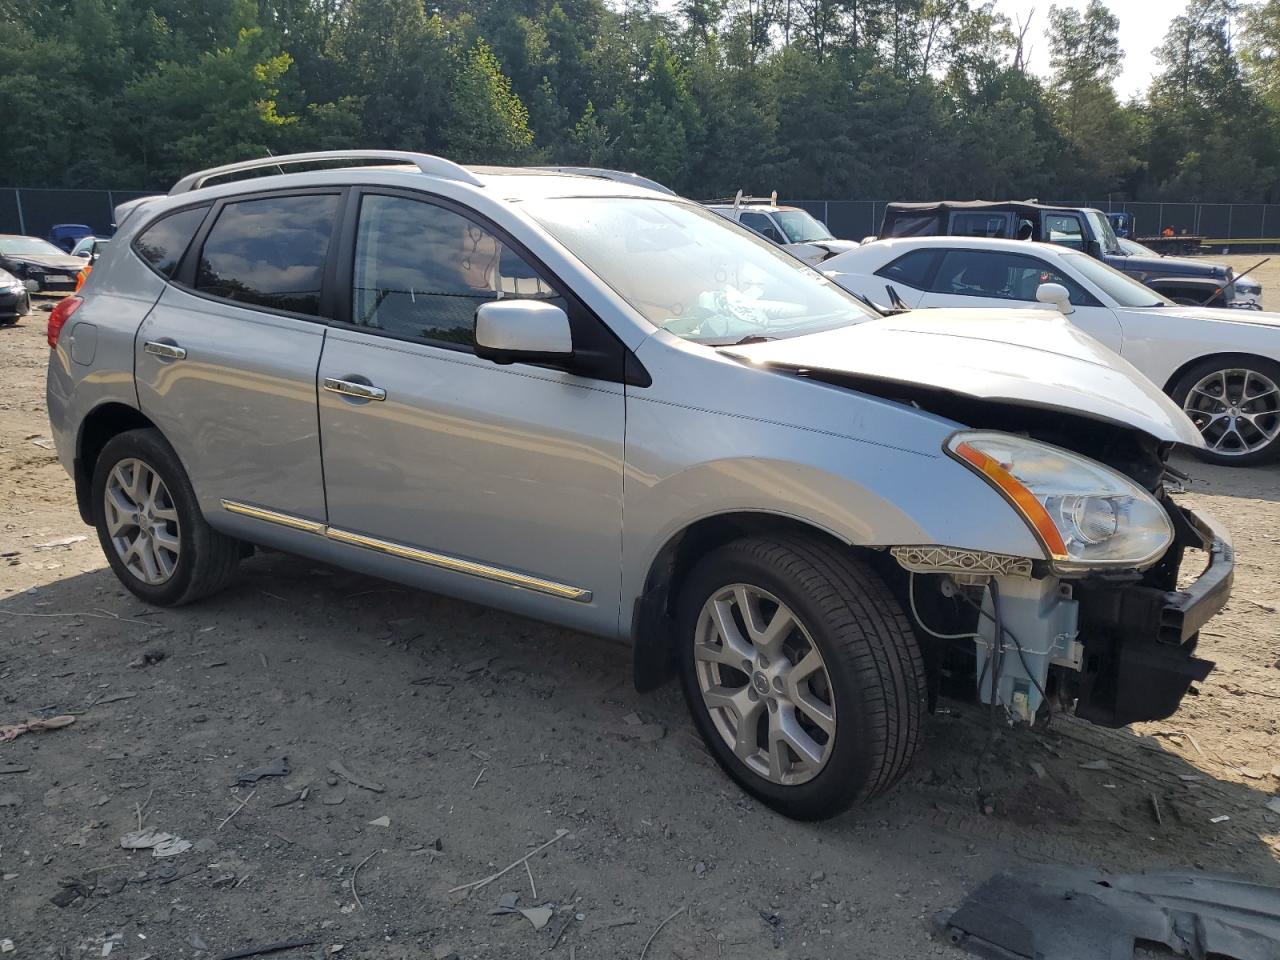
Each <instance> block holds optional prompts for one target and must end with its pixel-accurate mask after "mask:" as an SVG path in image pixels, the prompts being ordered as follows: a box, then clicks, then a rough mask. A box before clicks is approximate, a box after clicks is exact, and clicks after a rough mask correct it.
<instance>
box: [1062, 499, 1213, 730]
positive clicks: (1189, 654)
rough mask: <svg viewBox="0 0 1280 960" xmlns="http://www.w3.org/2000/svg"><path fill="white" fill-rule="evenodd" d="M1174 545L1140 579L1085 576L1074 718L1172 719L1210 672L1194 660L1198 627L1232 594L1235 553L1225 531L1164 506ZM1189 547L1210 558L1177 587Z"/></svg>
mask: <svg viewBox="0 0 1280 960" xmlns="http://www.w3.org/2000/svg"><path fill="white" fill-rule="evenodd" d="M1169 515H1170V518H1171V519H1172V520H1173V523H1174V531H1175V536H1174V543H1173V546H1171V547H1170V548H1169V552H1168V553H1167V554H1166V555H1165V557H1164V559H1163V560H1161V561H1160V563H1159V564H1157V565H1156V566H1155V567H1153V568H1152V569H1151V570H1150V571H1148V572H1147V574H1146V576H1144V577H1143V579H1142V581H1141V582H1138V583H1132V582H1130V583H1117V582H1108V581H1097V582H1093V581H1082V582H1081V583H1079V584H1078V585H1077V586H1076V588H1075V596H1076V598H1077V600H1079V602H1080V639H1081V640H1082V641H1083V643H1084V654H1085V655H1084V662H1083V664H1082V666H1081V673H1080V674H1079V675H1078V687H1077V689H1076V691H1075V694H1076V698H1077V700H1076V715H1077V716H1079V717H1082V718H1083V719H1085V720H1089V721H1090V722H1092V723H1096V724H1099V725H1101V726H1106V727H1122V726H1124V725H1125V724H1128V723H1134V722H1136V721H1140V720H1163V719H1164V718H1165V717H1168V716H1170V715H1171V714H1172V713H1173V712H1174V711H1175V710H1177V709H1178V705H1179V704H1180V703H1181V702H1182V698H1183V697H1184V696H1185V695H1186V693H1187V689H1188V688H1189V687H1190V686H1191V684H1192V683H1193V682H1195V681H1198V680H1203V679H1204V678H1205V677H1206V676H1208V674H1209V671H1210V670H1212V669H1213V664H1212V663H1211V662H1210V661H1208V660H1201V659H1200V658H1199V657H1196V656H1195V655H1194V654H1195V649H1196V642H1197V641H1198V639H1199V633H1200V628H1201V627H1203V626H1204V625H1205V624H1206V623H1208V621H1209V620H1210V619H1211V618H1212V617H1213V616H1214V615H1215V614H1216V613H1218V611H1219V610H1221V609H1222V608H1223V607H1224V606H1226V603H1227V600H1228V599H1229V598H1230V596H1231V583H1232V578H1233V576H1234V571H1235V552H1234V550H1233V549H1232V546H1231V538H1230V536H1229V535H1228V534H1227V532H1226V531H1225V530H1224V529H1223V528H1222V527H1221V526H1219V525H1218V524H1217V522H1216V521H1214V520H1213V519H1212V518H1211V517H1209V516H1208V515H1205V514H1196V513H1194V512H1192V511H1191V510H1187V509H1185V508H1183V507H1180V506H1177V505H1175V504H1170V505H1169ZM1188 548H1195V549H1200V550H1203V551H1205V552H1206V553H1207V554H1208V557H1209V562H1208V564H1207V566H1206V567H1205V569H1204V571H1203V572H1202V573H1201V574H1200V576H1199V577H1197V578H1196V580H1194V581H1193V582H1192V583H1191V584H1189V585H1188V586H1187V587H1185V588H1183V589H1177V587H1176V584H1177V579H1178V569H1179V568H1180V567H1181V566H1182V559H1183V553H1184V551H1186V550H1187V549H1188Z"/></svg>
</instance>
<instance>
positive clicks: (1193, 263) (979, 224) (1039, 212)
mask: <svg viewBox="0 0 1280 960" xmlns="http://www.w3.org/2000/svg"><path fill="white" fill-rule="evenodd" d="M933 236H954V237H999V238H1003V239H1010V240H1015V239H1022V240H1038V241H1040V242H1042V243H1057V244H1061V245H1063V246H1067V247H1072V248H1074V249H1076V250H1082V251H1084V252H1085V253H1087V254H1089V255H1090V256H1091V257H1096V258H1097V259H1099V260H1101V261H1102V262H1103V263H1105V264H1107V265H1108V266H1111V267H1114V268H1115V269H1117V270H1119V271H1121V272H1122V273H1127V274H1128V275H1129V276H1131V277H1133V278H1134V279H1135V280H1137V281H1139V282H1140V283H1145V284H1146V285H1147V286H1148V287H1150V288H1151V289H1152V290H1154V291H1156V292H1157V293H1159V294H1161V295H1163V296H1165V297H1168V298H1169V299H1170V300H1172V301H1174V302H1175V303H1182V304H1188V305H1193V306H1209V307H1243V308H1246V309H1253V310H1261V309H1262V298H1261V293H1262V290H1261V287H1258V286H1257V285H1256V284H1254V285H1253V286H1254V287H1257V289H1250V290H1245V289H1241V287H1240V286H1237V284H1236V282H1235V281H1236V277H1235V273H1234V272H1233V271H1232V269H1231V268H1230V267H1229V266H1226V265H1225V264H1222V263H1215V262H1213V261H1212V260H1200V259H1192V258H1190V257H1158V256H1151V257H1147V256H1135V255H1131V254H1129V253H1127V252H1126V251H1125V250H1124V249H1123V248H1122V247H1121V246H1120V243H1119V241H1118V240H1117V239H1116V234H1115V231H1114V230H1112V228H1111V222H1110V221H1109V220H1108V219H1107V216H1106V214H1104V213H1103V212H1102V211H1101V210H1094V209H1092V208H1089V207H1055V206H1050V205H1047V204H1042V203H1037V202H1035V201H1030V200H1029V201H1026V202H1010V201H1002V202H998V203H997V202H990V201H986V200H971V201H961V202H949V201H944V202H938V203H891V204H889V205H888V206H887V207H886V208H885V212H884V222H883V224H881V227H880V236H879V239H881V240H884V239H887V238H889V237H933Z"/></svg>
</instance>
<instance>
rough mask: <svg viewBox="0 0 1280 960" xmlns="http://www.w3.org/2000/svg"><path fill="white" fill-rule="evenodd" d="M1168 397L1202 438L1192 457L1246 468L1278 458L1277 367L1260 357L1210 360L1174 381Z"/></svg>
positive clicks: (1279, 400)
mask: <svg viewBox="0 0 1280 960" xmlns="http://www.w3.org/2000/svg"><path fill="white" fill-rule="evenodd" d="M1170 395H1171V396H1172V397H1173V399H1174V401H1175V402H1176V403H1177V404H1178V405H1179V406H1180V407H1182V409H1183V410H1184V411H1185V412H1186V414H1187V416H1188V417H1190V418H1191V422H1192V423H1194V424H1195V425H1196V428H1197V429H1198V430H1199V431H1200V435H1201V436H1202V437H1203V438H1204V444H1205V449H1203V450H1197V451H1196V455H1197V456H1198V457H1200V459H1201V460H1205V461H1207V462H1209V463H1218V464H1222V465H1224V466H1232V467H1247V466H1253V465H1254V464H1259V463H1269V462H1270V461H1272V460H1274V459H1276V457H1277V456H1280V364H1277V363H1275V362H1273V361H1271V360H1264V359H1263V358H1262V357H1246V356H1237V357H1226V358H1220V359H1209V360H1205V361H1202V362H1201V363H1197V364H1195V365H1194V366H1192V367H1191V368H1190V369H1189V370H1188V371H1187V372H1186V373H1184V374H1183V375H1182V376H1181V377H1179V378H1178V382H1177V383H1175V384H1174V387H1173V390H1172V391H1170Z"/></svg>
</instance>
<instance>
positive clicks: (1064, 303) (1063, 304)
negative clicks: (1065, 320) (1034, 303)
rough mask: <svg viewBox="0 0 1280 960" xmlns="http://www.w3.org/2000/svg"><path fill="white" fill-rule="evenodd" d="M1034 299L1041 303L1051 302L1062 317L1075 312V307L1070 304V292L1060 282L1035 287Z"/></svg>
mask: <svg viewBox="0 0 1280 960" xmlns="http://www.w3.org/2000/svg"><path fill="white" fill-rule="evenodd" d="M1036 299H1037V300H1039V301H1040V302H1041V303H1051V304H1053V305H1054V306H1055V307H1057V308H1058V312H1059V313H1061V314H1062V315H1063V316H1064V317H1069V316H1071V314H1073V313H1075V312H1076V308H1075V307H1073V306H1072V305H1071V294H1070V293H1069V292H1068V291H1067V288H1066V287H1064V286H1063V285H1062V284H1060V283H1042V284H1040V286H1038V287H1037V288H1036Z"/></svg>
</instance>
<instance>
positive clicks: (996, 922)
mask: <svg viewBox="0 0 1280 960" xmlns="http://www.w3.org/2000/svg"><path fill="white" fill-rule="evenodd" d="M935 922H936V923H937V926H938V929H939V931H940V933H941V935H942V936H945V937H947V938H948V939H949V940H950V941H951V943H953V944H954V945H955V946H957V947H960V948H961V949H964V950H967V951H968V952H970V953H973V954H975V955H977V956H982V957H992V956H999V957H1005V958H1008V960H1018V958H1028V960H1029V958H1036V960H1082V958H1085V957H1105V958H1108V960H1110V958H1119V957H1129V956H1132V954H1133V951H1134V946H1135V941H1149V942H1154V943H1161V944H1164V945H1165V946H1167V947H1168V948H1169V949H1170V950H1172V951H1173V952H1174V953H1176V954H1177V955H1179V956H1185V957H1203V956H1206V955H1213V956H1221V957H1229V958H1231V960H1274V958H1275V957H1277V956H1280V888H1277V887H1270V886H1265V885H1263V884H1258V883H1252V882H1250V881H1248V880H1245V879H1242V878H1239V877H1230V876H1213V875H1210V874H1203V873H1199V872H1193V873H1173V872H1168V873H1151V874H1117V875H1114V876H1110V875H1107V874H1104V873H1102V872H1100V871H1095V870H1088V869H1084V868H1079V867H1030V868H1027V869H1024V870H1016V871H1009V872H1004V873H998V874H996V875H995V876H994V877H992V878H991V879H990V880H988V881H987V882H986V883H984V884H983V885H982V886H981V887H979V888H978V889H977V890H976V891H974V892H973V893H972V894H970V895H969V896H968V897H966V898H965V900H964V902H963V903H962V904H961V905H960V907H959V909H957V910H956V911H955V912H954V913H952V914H951V915H950V916H946V915H945V914H939V915H937V916H936V917H935Z"/></svg>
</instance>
